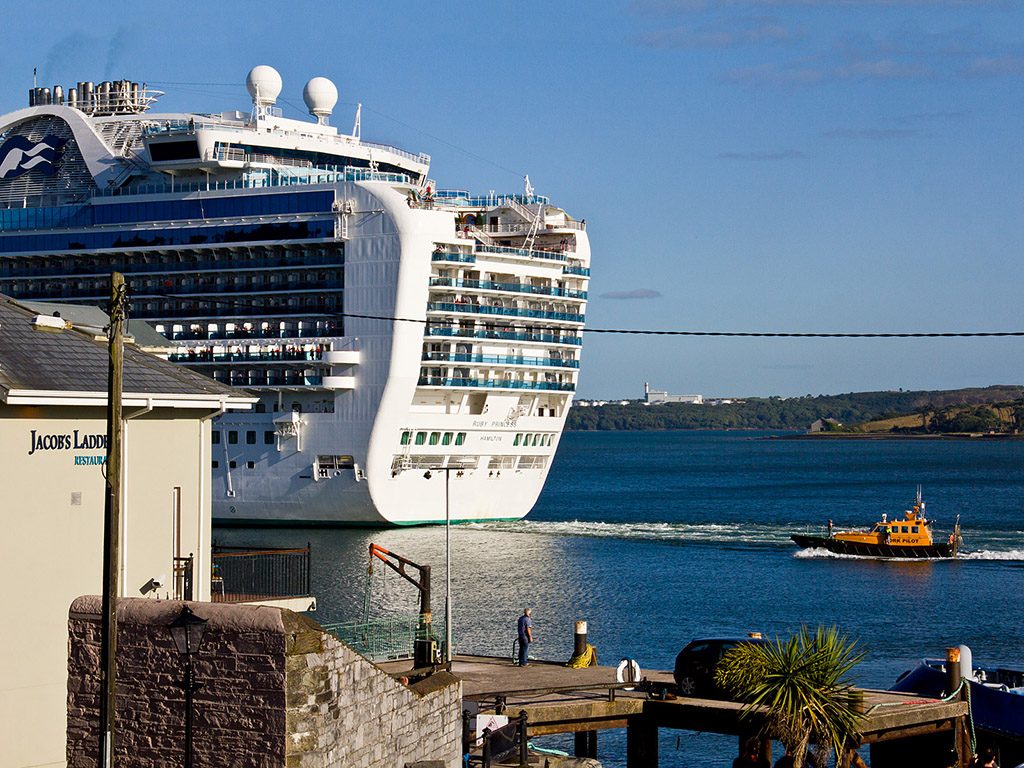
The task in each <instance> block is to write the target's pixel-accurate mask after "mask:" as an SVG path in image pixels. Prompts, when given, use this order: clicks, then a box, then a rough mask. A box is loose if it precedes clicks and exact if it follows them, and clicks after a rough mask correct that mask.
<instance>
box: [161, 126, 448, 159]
mask: <svg viewBox="0 0 1024 768" xmlns="http://www.w3.org/2000/svg"><path fill="white" fill-rule="evenodd" d="M197 130H206V131H229V132H231V133H254V132H255V126H253V125H252V124H250V123H249V122H245V121H241V120H223V119H221V120H202V119H199V120H196V119H194V118H193V119H191V120H164V121H163V122H150V123H147V124H146V125H143V127H142V133H143V136H159V135H167V134H175V133H195V132H196V131H197ZM268 133H269V134H271V135H274V136H291V137H295V136H299V137H301V138H307V139H314V138H315V139H317V140H318V141H324V140H326V141H330V142H332V143H334V144H344V145H346V146H353V147H359V146H362V147H372V148H373V149H382V150H384V151H385V152H390V153H391V154H393V155H397V156H398V157H404V158H406V159H407V160H412V161H414V162H417V163H423V164H424V165H430V155H428V154H425V153H423V152H419V153H414V152H409V151H407V150H404V149H399V148H398V147H393V146H391V145H390V144H378V143H377V142H374V141H363V140H362V139H356V138H353V137H352V136H346V135H344V134H324V133H304V132H303V131H302V130H292V131H282V130H280V129H270V130H268V129H266V128H261V129H260V134H261V135H264V136H265V135H267V134H268Z"/></svg>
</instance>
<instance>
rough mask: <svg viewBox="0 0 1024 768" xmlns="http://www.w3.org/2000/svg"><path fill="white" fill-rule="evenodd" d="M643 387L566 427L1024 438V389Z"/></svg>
mask: <svg viewBox="0 0 1024 768" xmlns="http://www.w3.org/2000/svg"><path fill="white" fill-rule="evenodd" d="M646 389H647V394H646V397H645V398H643V399H637V400H613V401H600V400H590V401H587V400H584V401H580V402H577V403H574V404H573V407H572V408H571V409H570V411H569V415H568V418H567V420H566V425H565V428H566V429H568V430H574V431H655V430H673V429H691V430H792V431H798V432H801V433H803V434H801V435H800V436H801V437H820V438H826V439H833V438H841V437H854V438H884V437H901V438H907V437H932V438H937V437H965V436H968V435H971V436H978V435H985V436H991V437H1021V438H1024V386H1018V385H995V386H991V387H972V388H967V389H952V390H936V391H926V390H918V391H909V390H894V391H884V392H850V393H847V394H841V395H817V396H811V395H807V396H805V397H786V398H783V397H744V398H704V397H701V398H698V397H696V396H679V398H678V399H676V397H675V396H669V398H670V399H669V398H663V397H662V396H663V395H664V394H665V393H662V392H655V391H652V390H650V388H649V387H647V388H646ZM651 395H654V396H655V397H653V398H652V397H651ZM683 397H685V400H684V399H683Z"/></svg>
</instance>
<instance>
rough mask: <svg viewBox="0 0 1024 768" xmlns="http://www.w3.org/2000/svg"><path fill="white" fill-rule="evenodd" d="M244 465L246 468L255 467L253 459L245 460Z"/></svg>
mask: <svg viewBox="0 0 1024 768" xmlns="http://www.w3.org/2000/svg"><path fill="white" fill-rule="evenodd" d="M245 467H246V469H256V462H255V461H247V462H245Z"/></svg>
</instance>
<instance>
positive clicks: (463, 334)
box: [426, 326, 583, 345]
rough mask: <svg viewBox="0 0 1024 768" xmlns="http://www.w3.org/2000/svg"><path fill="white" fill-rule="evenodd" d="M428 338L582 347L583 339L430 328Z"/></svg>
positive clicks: (536, 334) (542, 334)
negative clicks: (448, 337) (494, 340)
mask: <svg viewBox="0 0 1024 768" xmlns="http://www.w3.org/2000/svg"><path fill="white" fill-rule="evenodd" d="M426 335H427V336H454V337H459V338H472V339H501V340H502V341H532V342H537V343H539V344H574V345H580V344H582V343H583V339H581V338H580V337H579V336H561V335H556V334H551V333H520V332H518V331H497V330H490V329H487V328H482V329H479V330H478V329H475V328H445V327H443V326H428V327H427V329H426Z"/></svg>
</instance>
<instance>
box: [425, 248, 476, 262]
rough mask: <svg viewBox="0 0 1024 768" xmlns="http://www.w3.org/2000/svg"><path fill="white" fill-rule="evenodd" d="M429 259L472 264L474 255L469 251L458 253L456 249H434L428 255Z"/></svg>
mask: <svg viewBox="0 0 1024 768" xmlns="http://www.w3.org/2000/svg"><path fill="white" fill-rule="evenodd" d="M430 260H431V261H455V262H461V263H463V264H473V263H475V262H476V256H474V255H473V254H471V253H459V252H457V251H434V254H433V255H432V256H431V257H430Z"/></svg>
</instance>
